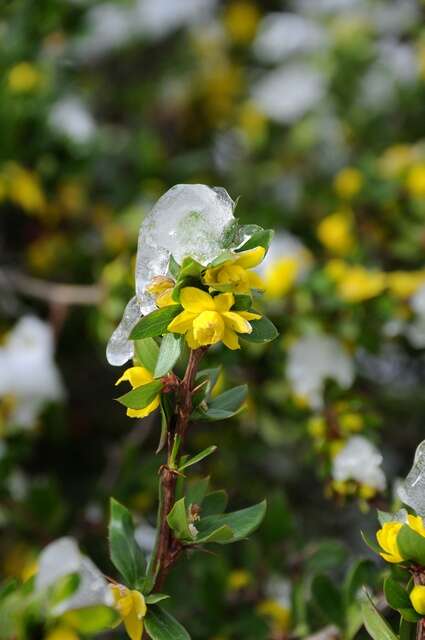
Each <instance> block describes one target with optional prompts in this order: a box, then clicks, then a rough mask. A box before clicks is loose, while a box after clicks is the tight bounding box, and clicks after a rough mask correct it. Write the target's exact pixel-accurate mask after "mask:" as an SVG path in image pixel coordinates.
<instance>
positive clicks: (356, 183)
mask: <svg viewBox="0 0 425 640" xmlns="http://www.w3.org/2000/svg"><path fill="white" fill-rule="evenodd" d="M362 186H363V176H362V174H361V172H360V171H359V170H358V169H355V168H354V167H346V168H345V169H342V170H341V171H340V172H339V173H338V174H337V175H336V176H335V179H334V189H335V191H336V193H337V194H338V195H339V197H340V198H343V199H345V200H351V198H353V197H354V196H355V195H357V194H358V193H359V191H360V190H361V188H362Z"/></svg>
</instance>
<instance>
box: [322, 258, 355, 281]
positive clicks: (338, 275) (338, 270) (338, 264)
mask: <svg viewBox="0 0 425 640" xmlns="http://www.w3.org/2000/svg"><path fill="white" fill-rule="evenodd" d="M348 269H349V265H348V264H347V263H346V262H344V260H339V259H338V258H333V259H332V260H328V262H327V263H326V265H325V268H324V271H325V273H326V275H327V276H328V277H329V278H330V279H331V280H333V281H334V282H341V280H342V279H343V278H344V276H345V274H346V273H347V270H348Z"/></svg>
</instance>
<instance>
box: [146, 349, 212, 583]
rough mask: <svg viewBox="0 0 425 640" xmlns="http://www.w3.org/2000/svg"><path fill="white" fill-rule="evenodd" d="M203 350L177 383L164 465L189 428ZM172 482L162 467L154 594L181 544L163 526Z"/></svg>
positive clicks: (172, 494)
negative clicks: (176, 443) (177, 439)
mask: <svg viewBox="0 0 425 640" xmlns="http://www.w3.org/2000/svg"><path fill="white" fill-rule="evenodd" d="M206 350H207V348H206V347H203V348H200V349H196V350H194V351H191V352H190V356H189V361H188V364H187V368H186V373H185V375H184V378H183V380H181V382H180V383H179V385H178V390H177V406H176V420H175V427H174V429H173V433H171V432H170V433H169V434H168V435H169V437H168V461H169V460H170V454H171V449H172V446H173V436H174V435H178V436H180V438H181V446H182V445H183V442H184V438H185V435H186V432H187V428H188V425H189V419H190V414H191V413H192V391H193V389H194V387H195V377H196V372H197V370H198V366H199V363H200V361H201V358H202V356H203V355H204V353H205V352H206ZM176 482H177V474H176V473H175V471H174V470H173V469H170V468H169V466H168V465H164V466H163V467H162V469H161V478H160V483H161V492H162V509H161V514H160V525H159V539H158V548H157V558H156V563H155V566H156V567H157V571H158V573H157V577H156V581H155V585H154V588H153V590H154V591H160V590H161V588H162V586H163V584H164V582H165V579H166V577H167V575H168V572H169V570H170V569H171V567H172V566H173V564H174V563H175V562H176V561H177V559H178V557H179V556H180V554H181V551H182V545H181V543H180V542H179V541H178V540H176V539H175V538H174V536H173V535H172V531H171V529H170V527H169V526H168V523H167V516H168V514H169V513H170V511H171V509H172V508H173V506H174V502H175V495H176Z"/></svg>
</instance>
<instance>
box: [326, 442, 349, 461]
mask: <svg viewBox="0 0 425 640" xmlns="http://www.w3.org/2000/svg"><path fill="white" fill-rule="evenodd" d="M344 446H345V442H344V440H342V439H338V440H332V442H330V443H329V455H330V456H331V458H335V457H336V456H337V455H338V453H339V452H340V451H341V450H342V449H343V448H344Z"/></svg>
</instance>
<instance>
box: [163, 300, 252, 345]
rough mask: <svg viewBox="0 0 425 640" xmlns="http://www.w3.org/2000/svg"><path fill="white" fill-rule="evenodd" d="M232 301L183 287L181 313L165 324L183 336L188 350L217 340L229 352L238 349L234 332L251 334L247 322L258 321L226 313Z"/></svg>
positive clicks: (243, 313)
mask: <svg viewBox="0 0 425 640" xmlns="http://www.w3.org/2000/svg"><path fill="white" fill-rule="evenodd" d="M234 302H235V298H234V296H233V294H232V293H222V294H220V295H218V296H216V297H215V298H213V297H212V296H210V295H209V294H208V293H206V292H205V291H202V290H201V289H197V288H196V287H185V288H184V289H182V290H181V293H180V303H181V305H182V306H183V309H184V311H182V312H181V313H179V315H178V316H177V317H176V318H174V320H172V321H171V322H170V324H169V325H168V331H171V332H173V333H182V334H185V335H186V341H187V344H188V345H189V347H190V348H191V349H198V348H199V347H203V346H206V345H209V344H216V343H217V342H220V341H221V340H222V341H223V342H224V344H225V345H226V347H228V348H229V349H239V340H238V336H237V334H238V333H251V332H252V327H251V325H250V324H249V320H258V319H259V318H261V316H260V315H258V314H257V313H250V312H249V311H230V309H231V308H232V306H233V304H234Z"/></svg>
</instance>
